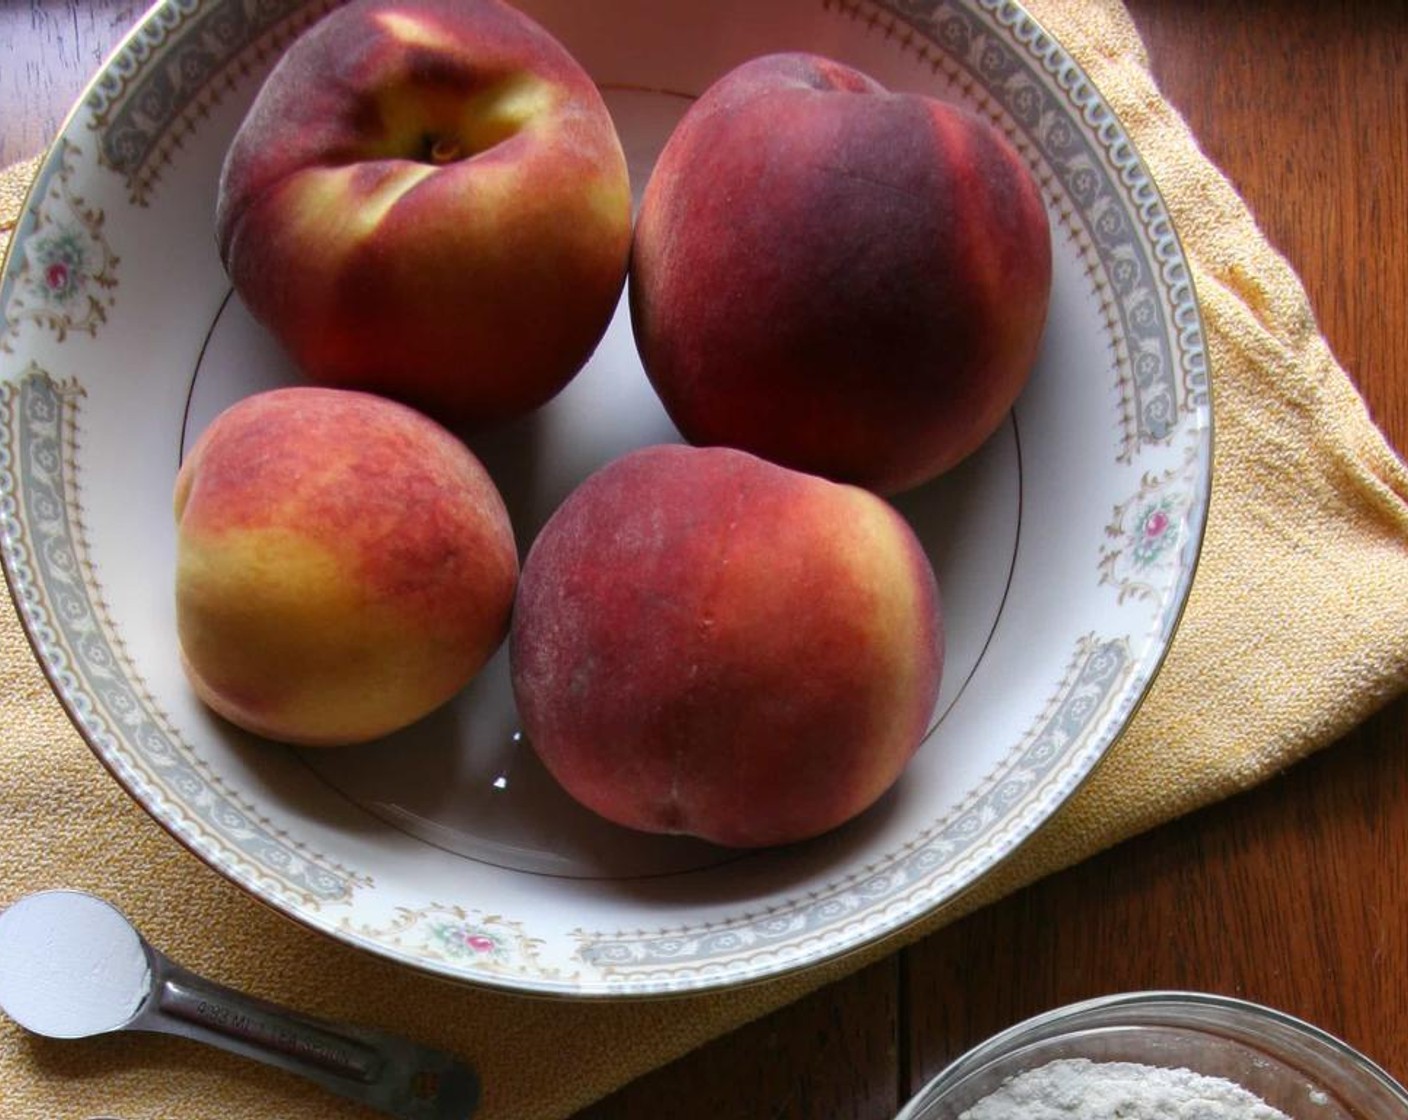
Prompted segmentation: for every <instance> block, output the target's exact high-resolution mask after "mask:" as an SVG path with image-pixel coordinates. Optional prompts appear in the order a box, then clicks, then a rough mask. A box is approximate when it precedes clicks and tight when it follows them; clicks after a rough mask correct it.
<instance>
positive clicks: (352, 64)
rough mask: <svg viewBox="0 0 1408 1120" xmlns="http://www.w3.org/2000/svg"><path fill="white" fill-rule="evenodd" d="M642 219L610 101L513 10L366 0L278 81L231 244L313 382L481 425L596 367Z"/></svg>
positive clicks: (248, 287) (226, 171) (326, 28)
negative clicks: (634, 216)
mask: <svg viewBox="0 0 1408 1120" xmlns="http://www.w3.org/2000/svg"><path fill="white" fill-rule="evenodd" d="M630 208H631V198H630V184H629V181H628V174H627V169H626V161H625V156H624V154H623V152H622V149H621V143H620V139H619V138H618V136H617V133H616V130H615V127H614V124H613V122H612V120H611V117H610V115H609V113H608V112H607V109H606V105H605V103H604V102H603V101H602V98H601V95H600V93H599V92H598V90H597V88H596V86H595V85H594V84H593V83H592V80H591V78H590V77H589V76H588V75H587V74H586V72H585V71H584V70H583V69H582V68H581V66H580V65H579V64H578V63H577V62H576V60H575V59H573V58H572V57H571V56H570V55H569V54H568V52H567V51H566V49H565V48H564V47H563V46H562V45H561V44H560V43H559V42H558V41H557V40H556V39H554V38H553V37H552V36H551V35H550V34H549V33H548V32H547V31H546V30H545V29H543V28H542V27H541V26H539V25H538V24H536V23H534V22H533V21H531V20H530V19H528V18H527V17H526V16H524V15H522V14H521V13H520V12H518V11H517V10H515V9H513V8H511V7H509V6H507V5H506V4H503V3H500V2H499V0H410V2H407V3H395V2H392V0H353V2H352V3H350V4H348V5H346V6H345V7H342V8H337V9H335V10H334V11H333V12H331V13H330V14H328V15H327V16H325V17H324V18H323V19H322V20H320V21H319V22H318V23H316V24H315V25H314V26H313V27H312V28H310V29H309V30H308V31H307V32H306V33H305V34H304V35H302V36H301V37H300V38H298V39H297V40H296V41H295V42H294V43H293V45H292V46H291V47H290V49H289V50H288V52H287V53H286V54H285V55H284V57H283V58H282V59H281V60H280V61H279V63H278V64H277V65H276V66H275V68H274V70H273V71H272V72H271V73H270V74H269V76H268V78H267V79H266V80H265V82H264V84H263V86H262V87H261V88H260V90H259V93H258V95H257V97H256V98H255V100H254V103H253V105H252V106H251V107H250V109H249V112H248V115H247V116H246V117H245V119H244V121H243V123H242V124H241V126H240V128H239V130H238V132H237V134H236V136H235V138H234V141H233V143H232V144H231V146H230V149H229V151H228V153H227V155H226V159H225V163H224V167H223V170H222V173H221V177H220V183H219V197H218V202H217V208H216V234H217V239H218V245H219V249H220V254H221V258H222V260H223V262H224V264H225V267H226V269H227V271H228V272H229V275H230V278H231V281H232V282H233V284H234V286H235V289H236V290H237V291H238V293H239V295H240V297H241V298H242V299H243V300H244V302H245V304H246V305H247V306H248V308H249V310H250V311H251V313H252V314H253V315H254V317H255V318H256V319H258V320H259V321H260V322H262V323H263V324H264V325H265V326H266V327H267V328H268V329H269V331H270V332H271V334H273V335H274V336H275V337H276V338H277V339H278V340H280V341H281V342H282V343H283V345H284V346H285V348H286V349H287V350H288V352H289V353H290V354H291V355H292V357H293V358H294V360H295V362H296V364H297V365H298V366H299V367H300V368H301V369H302V371H303V373H304V374H305V375H306V376H307V378H308V379H309V380H311V381H313V382H315V383H318V384H323V385H331V386H337V387H341V388H352V389H363V390H369V391H373V392H378V393H382V394H385V395H387V396H391V397H395V398H398V399H400V400H403V401H405V402H407V403H410V404H413V405H415V406H417V407H419V408H421V409H423V410H425V411H427V412H428V413H430V414H431V415H433V416H435V417H436V418H437V419H439V420H441V421H442V422H444V423H447V424H451V425H453V426H457V427H458V426H464V427H483V426H486V425H489V424H494V423H498V422H500V421H504V420H507V419H510V418H512V417H514V416H517V415H520V414H522V413H524V412H527V411H529V410H530V409H532V408H534V407H536V406H537V405H539V404H541V403H543V402H544V401H546V400H547V399H549V398H550V397H551V396H553V395H554V394H555V393H556V392H557V391H558V390H559V389H561V388H562V386H563V385H565V384H566V383H567V382H568V381H569V380H570V379H571V378H572V377H573V376H574V375H575V374H576V372H577V371H578V370H579V369H580V367H581V366H582V365H583V364H584V363H585V362H586V360H587V358H588V357H590V355H591V353H592V350H593V349H594V347H595V346H596V344H597V342H598V341H600V339H601V336H602V334H603V333H604V331H605V329H606V326H607V324H608V322H609V321H610V319H611V316H612V314H613V313H614V311H615V309H616V305H617V303H618V301H619V297H620V294H621V290H622V287H623V285H624V282H625V272H626V263H627V258H628V255H629V249H630V236H631V209H630Z"/></svg>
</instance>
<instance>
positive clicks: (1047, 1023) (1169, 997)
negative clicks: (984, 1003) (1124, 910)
mask: <svg viewBox="0 0 1408 1120" xmlns="http://www.w3.org/2000/svg"><path fill="white" fill-rule="evenodd" d="M1199 1008H1203V1009H1211V1010H1216V1011H1222V1012H1226V1013H1227V1014H1228V1015H1229V1016H1231V1017H1232V1018H1233V1020H1234V1021H1236V1022H1254V1023H1264V1024H1269V1025H1272V1026H1276V1027H1279V1028H1281V1029H1284V1030H1287V1031H1289V1032H1290V1033H1291V1034H1293V1035H1296V1036H1298V1037H1299V1038H1301V1039H1302V1040H1303V1041H1306V1042H1308V1043H1310V1044H1312V1045H1316V1046H1320V1047H1323V1048H1324V1049H1325V1050H1327V1051H1328V1052H1330V1053H1331V1054H1333V1055H1335V1056H1337V1057H1339V1058H1341V1059H1343V1060H1344V1061H1346V1062H1348V1063H1349V1064H1350V1065H1352V1066H1354V1067H1356V1068H1357V1069H1358V1070H1359V1071H1360V1072H1362V1073H1363V1074H1365V1075H1366V1076H1368V1077H1369V1078H1370V1079H1371V1080H1372V1081H1374V1082H1376V1083H1377V1084H1378V1085H1379V1087H1380V1088H1381V1089H1383V1090H1384V1091H1385V1092H1387V1093H1388V1095H1389V1096H1390V1097H1392V1098H1393V1099H1394V1100H1395V1101H1397V1102H1398V1103H1400V1104H1402V1105H1403V1107H1404V1108H1405V1109H1408V1088H1405V1087H1404V1086H1403V1085H1402V1084H1401V1083H1400V1082H1399V1081H1398V1080H1397V1079H1396V1078H1395V1077H1394V1076H1393V1075H1392V1074H1390V1073H1389V1072H1388V1071H1387V1070H1386V1069H1384V1068H1383V1067H1382V1066H1380V1065H1379V1064H1378V1063H1377V1062H1375V1061H1374V1060H1373V1059H1372V1058H1370V1057H1368V1056H1367V1055H1366V1054H1364V1053H1362V1052H1361V1051H1359V1050H1358V1049H1356V1048H1355V1047H1353V1046H1351V1045H1350V1044H1349V1043H1347V1042H1345V1041H1344V1040H1343V1039H1341V1038H1338V1037H1336V1036H1335V1035H1333V1034H1331V1033H1330V1032H1329V1031H1326V1030H1324V1029H1323V1028H1321V1027H1317V1026H1315V1024H1313V1023H1310V1022H1308V1021H1306V1020H1304V1019H1301V1018H1299V1017H1298V1016H1296V1015H1292V1014H1290V1013H1289V1012H1286V1011H1280V1010H1278V1009H1277V1008H1274V1007H1269V1006H1267V1005H1266V1004H1261V1003H1256V1002H1253V1001H1251V1000H1247V999H1241V998H1239V997H1236V996H1225V995H1218V994H1215V993H1211V992H1197V991H1176V990H1171V989H1153V990H1149V991H1137V992H1117V993H1113V994H1110V995H1104V996H1096V997H1094V998H1091V999H1085V1000H1079V1001H1077V1002H1075V1003H1068V1004H1063V1005H1062V1006H1060V1007H1054V1008H1052V1009H1050V1010H1048V1011H1042V1012H1039V1013H1038V1014H1036V1015H1033V1016H1031V1017H1029V1018H1027V1019H1023V1020H1022V1021H1020V1022H1018V1023H1014V1024H1013V1025H1012V1026H1010V1027H1006V1028H1004V1029H1003V1030H1001V1031H999V1032H997V1033H996V1034H994V1035H990V1036H989V1037H988V1038H986V1039H984V1040H983V1041H982V1042H979V1043H977V1044H976V1045H974V1046H972V1047H970V1048H969V1049H968V1050H966V1051H965V1052H964V1053H962V1054H960V1055H959V1056H958V1057H957V1058H955V1059H953V1061H951V1062H949V1063H948V1064H947V1065H945V1066H944V1067H943V1068H942V1069H940V1070H939V1072H938V1073H936V1074H935V1075H934V1076H933V1077H931V1078H929V1080H928V1081H926V1082H925V1083H924V1085H923V1086H921V1087H920V1088H919V1089H918V1090H917V1091H916V1092H915V1093H914V1095H913V1096H911V1097H910V1098H909V1100H908V1101H906V1102H905V1104H904V1107H903V1108H901V1109H900V1111H899V1113H897V1114H896V1116H895V1120H914V1118H915V1117H917V1116H918V1115H919V1111H918V1110H919V1109H921V1108H923V1107H925V1106H927V1105H929V1104H932V1103H933V1100H934V1099H935V1097H937V1096H939V1095H941V1094H942V1093H944V1092H946V1091H947V1090H948V1089H949V1088H951V1086H952V1085H953V1084H956V1083H958V1082H959V1081H961V1080H962V1079H963V1078H964V1077H966V1076H968V1075H969V1074H971V1073H974V1072H976V1071H978V1070H980V1069H982V1068H983V1067H984V1066H986V1065H987V1064H988V1062H989V1061H991V1060H993V1058H994V1057H996V1056H997V1055H1000V1054H1001V1053H1002V1052H1003V1051H1004V1050H1006V1049H1007V1048H1008V1047H1009V1046H1010V1045H1011V1044H1012V1043H1013V1042H1014V1041H1016V1040H1018V1039H1022V1038H1030V1039H1031V1040H1032V1041H1042V1040H1049V1039H1051V1038H1054V1037H1059V1035H1060V1034H1061V1033H1062V1032H1061V1031H1060V1030H1059V1028H1060V1027H1061V1025H1062V1024H1063V1023H1066V1022H1070V1021H1078V1020H1079V1019H1081V1018H1083V1017H1085V1016H1088V1015H1094V1014H1098V1013H1102V1012H1106V1011H1110V1012H1126V1013H1127V1017H1126V1018H1125V1019H1124V1021H1123V1022H1107V1023H1102V1024H1100V1025H1102V1026H1106V1027H1117V1026H1141V1025H1144V1024H1143V1023H1142V1022H1141V1020H1140V1019H1139V1018H1138V1013H1139V1012H1141V1011H1156V1010H1159V1009H1171V1010H1175V1011H1176V1010H1180V1009H1186V1010H1194V1009H1199ZM1160 1025H1168V1026H1173V1027H1174V1028H1175V1029H1177V1027H1178V1024H1160Z"/></svg>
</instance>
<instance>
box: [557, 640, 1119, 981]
mask: <svg viewBox="0 0 1408 1120" xmlns="http://www.w3.org/2000/svg"><path fill="white" fill-rule="evenodd" d="M1131 670H1132V663H1131V658H1130V652H1129V647H1128V646H1127V645H1126V643H1125V642H1123V641H1122V640H1118V639H1107V640H1102V639H1095V638H1091V639H1088V640H1086V641H1085V642H1084V643H1082V645H1081V648H1080V649H1079V650H1077V652H1076V654H1075V657H1074V659H1073V663H1072V666H1071V669H1070V671H1069V672H1068V674H1067V678H1066V682H1065V685H1064V687H1063V688H1062V689H1061V691H1060V694H1059V695H1058V696H1056V697H1055V698H1054V700H1053V701H1052V703H1051V704H1050V705H1049V707H1048V710H1047V712H1046V713H1045V714H1044V716H1043V718H1042V720H1041V723H1040V724H1039V726H1037V727H1036V728H1035V729H1034V730H1033V731H1032V732H1031V733H1030V734H1029V735H1028V736H1027V739H1026V742H1025V744H1024V746H1023V747H1022V749H1021V750H1019V751H1017V752H1015V753H1014V756H1013V757H1012V759H1011V760H1010V761H1009V762H1008V763H1007V765H1005V766H1004V767H1003V768H1002V771H1001V772H1000V773H998V774H996V775H994V776H993V777H992V778H990V779H989V780H988V781H987V782H986V783H985V784H984V786H983V788H982V789H981V790H980V791H979V792H978V793H977V794H976V796H975V797H974V798H973V799H971V800H970V801H969V802H968V803H967V804H965V805H964V806H962V807H961V808H960V809H959V810H958V811H957V812H955V813H953V814H951V815H950V816H949V817H948V818H946V819H945V820H943V821H941V822H939V823H938V824H937V825H936V826H935V827H934V828H933V829H932V830H930V831H929V832H928V833H927V834H926V835H924V836H923V837H922V839H921V840H920V841H918V842H916V843H914V844H912V845H909V846H907V847H906V848H905V849H904V850H902V851H900V852H897V853H895V854H894V855H893V856H891V857H890V858H889V859H885V860H881V861H879V862H878V864H877V866H876V868H875V869H874V870H872V871H871V872H870V873H868V874H867V875H865V876H864V877H861V878H856V879H853V880H852V881H850V882H848V883H845V884H841V885H838V886H837V887H836V888H835V889H834V890H831V891H829V892H827V893H825V894H822V895H819V896H817V897H816V898H814V899H811V900H808V901H802V900H795V901H794V902H793V903H792V904H791V905H788V906H787V907H786V908H785V910H783V911H780V912H778V913H775V914H772V913H765V914H759V915H756V916H754V917H752V918H750V919H748V920H745V921H743V922H737V923H732V924H729V925H727V926H722V925H721V926H713V927H701V928H686V929H678V930H669V931H661V932H657V933H645V932H642V933H639V934H616V935H614V936H606V935H599V934H583V935H582V940H581V944H580V947H579V949H578V955H579V956H580V957H581V958H582V960H583V961H584V962H586V963H587V964H589V965H592V966H594V967H596V968H599V969H601V970H602V971H603V972H606V973H625V972H634V971H639V970H647V971H648V970H649V969H651V968H652V967H653V968H657V969H674V968H680V967H705V966H707V965H708V964H709V963H710V962H711V961H717V960H721V959H723V958H737V957H740V956H749V955H753V954H766V953H768V952H770V951H771V949H772V946H774V945H776V944H779V943H783V942H785V943H786V944H787V945H789V946H795V945H796V943H797V941H798V939H799V938H806V937H809V936H815V937H817V938H820V937H822V936H824V935H825V934H826V933H827V932H828V931H829V930H832V929H834V928H836V927H838V926H840V925H842V924H844V923H846V922H847V921H849V920H852V919H856V918H858V917H859V916H861V915H873V914H877V913H880V912H882V911H883V909H884V908H885V907H886V906H887V905H890V904H891V903H894V902H897V901H909V899H908V895H909V894H910V892H912V891H913V890H914V888H916V886H918V885H927V887H928V888H929V889H933V888H934V887H935V884H934V883H933V882H932V879H933V876H934V874H935V871H936V869H938V868H943V867H948V868H954V869H956V868H957V867H958V866H959V865H960V864H961V863H962V860H963V857H964V853H965V851H966V850H968V849H970V848H971V847H972V846H973V845H974V844H975V843H976V842H977V841H978V840H980V839H987V838H988V836H989V834H990V832H991V828H992V822H993V821H995V820H1003V819H1009V818H1010V817H1011V816H1012V815H1013V812H1014V808H1017V807H1018V806H1019V805H1020V803H1021V802H1023V801H1025V800H1027V799H1029V798H1032V797H1034V796H1037V795H1042V794H1045V795H1052V794H1053V792H1054V791H1055V790H1056V789H1057V788H1058V787H1060V786H1061V784H1062V780H1063V779H1062V775H1061V774H1060V773H1059V771H1060V769H1061V766H1060V764H1061V763H1063V762H1067V761H1069V760H1068V758H1067V752H1066V746H1067V744H1069V743H1070V742H1072V741H1073V740H1075V739H1078V738H1079V737H1081V736H1083V735H1087V734H1089V733H1090V729H1091V727H1092V726H1094V724H1095V722H1096V721H1097V720H1099V719H1100V718H1101V717H1102V716H1103V715H1104V713H1105V712H1106V711H1107V709H1108V708H1109V706H1110V703H1111V701H1112V699H1113V698H1114V697H1116V696H1117V695H1118V694H1119V690H1120V688H1121V686H1122V685H1123V684H1124V682H1125V680H1126V678H1127V676H1128V674H1129V673H1130V671H1131Z"/></svg>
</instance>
